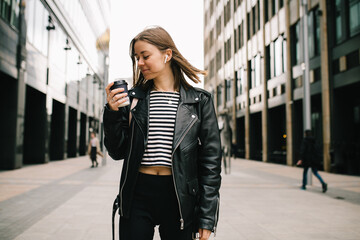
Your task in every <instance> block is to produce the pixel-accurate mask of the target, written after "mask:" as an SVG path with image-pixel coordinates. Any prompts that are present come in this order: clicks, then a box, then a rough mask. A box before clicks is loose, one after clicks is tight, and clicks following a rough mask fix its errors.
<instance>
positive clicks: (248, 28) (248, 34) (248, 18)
mask: <svg viewBox="0 0 360 240" xmlns="http://www.w3.org/2000/svg"><path fill="white" fill-rule="evenodd" d="M246 15H247V39H248V40H249V39H250V36H251V33H250V29H251V28H250V26H251V23H250V13H249V12H248V13H247V14H246Z"/></svg>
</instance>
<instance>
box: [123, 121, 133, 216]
mask: <svg viewBox="0 0 360 240" xmlns="http://www.w3.org/2000/svg"><path fill="white" fill-rule="evenodd" d="M133 117H134V116H133ZM134 126H135V123H133V126H132V130H131V142H130V151H129V157H128V164H127V165H126V173H125V179H124V183H123V185H122V186H121V188H120V203H121V204H120V215H121V216H124V213H123V203H122V191H123V189H124V186H125V183H126V179H127V174H128V170H129V160H130V157H131V151H132V146H133V138H134Z"/></svg>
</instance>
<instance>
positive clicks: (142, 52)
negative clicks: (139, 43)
mask: <svg viewBox="0 0 360 240" xmlns="http://www.w3.org/2000/svg"><path fill="white" fill-rule="evenodd" d="M145 52H148V51H147V50H144V51H141V52H140V54H144V53H145ZM135 56H137V53H135Z"/></svg>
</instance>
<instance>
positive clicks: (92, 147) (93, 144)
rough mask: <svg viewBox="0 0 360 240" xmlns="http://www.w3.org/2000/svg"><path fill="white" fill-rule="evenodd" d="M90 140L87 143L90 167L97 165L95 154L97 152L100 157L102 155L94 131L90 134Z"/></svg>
mask: <svg viewBox="0 0 360 240" xmlns="http://www.w3.org/2000/svg"><path fill="white" fill-rule="evenodd" d="M90 138H91V139H90V142H89V145H88V154H89V155H90V159H91V167H92V168H93V167H97V166H98V165H99V163H98V161H97V159H96V156H97V154H99V155H100V156H101V157H104V156H103V154H102V153H101V151H100V144H99V140H98V139H97V138H96V135H95V133H94V132H92V133H91V134H90Z"/></svg>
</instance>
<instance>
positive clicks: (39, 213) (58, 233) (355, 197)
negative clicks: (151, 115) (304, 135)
mask: <svg viewBox="0 0 360 240" xmlns="http://www.w3.org/2000/svg"><path fill="white" fill-rule="evenodd" d="M89 166H90V160H89V159H88V157H80V158H74V159H68V160H63V161H57V162H51V163H48V164H42V165H33V166H26V167H24V168H22V169H18V170H14V171H1V172H0V239H2V240H8V239H16V240H33V239H36V240H41V239H51V240H53V239H54V240H65V239H66V240H67V239H71V240H77V239H79V240H80V239H84V240H85V239H86V240H91V239H94V240H95V239H96V240H103V239H111V208H112V202H113V199H114V197H115V195H116V193H117V191H118V180H119V174H120V171H121V162H115V161H112V160H108V161H107V164H106V165H105V166H99V167H98V168H89ZM320 174H321V175H322V177H323V178H324V180H325V181H326V182H328V184H329V190H328V192H327V193H325V194H323V193H322V192H321V186H320V184H319V183H318V181H317V179H316V178H313V186H310V187H308V190H306V191H303V190H300V189H299V187H300V182H301V175H302V169H301V168H296V167H288V166H283V165H277V164H267V163H262V162H256V161H248V160H241V159H237V160H233V161H232V171H231V174H229V175H223V182H222V187H221V206H220V220H219V224H218V231H217V236H216V239H219V240H225V239H226V240H239V239H246V240H257V239H259V240H273V239H274V240H275V239H276V240H283V239H284V240H285V239H286V240H297V239H302V240H303V239H316V240H321V239H324V240H325V239H326V240H332V239H334V240H335V239H338V240H340V239H341V240H346V239H354V240H355V239H360V228H359V226H360V225H359V223H360V177H354V176H344V175H337V174H329V173H324V172H320ZM154 239H159V237H158V234H156V236H155V238H154ZM212 239H213V237H212Z"/></svg>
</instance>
